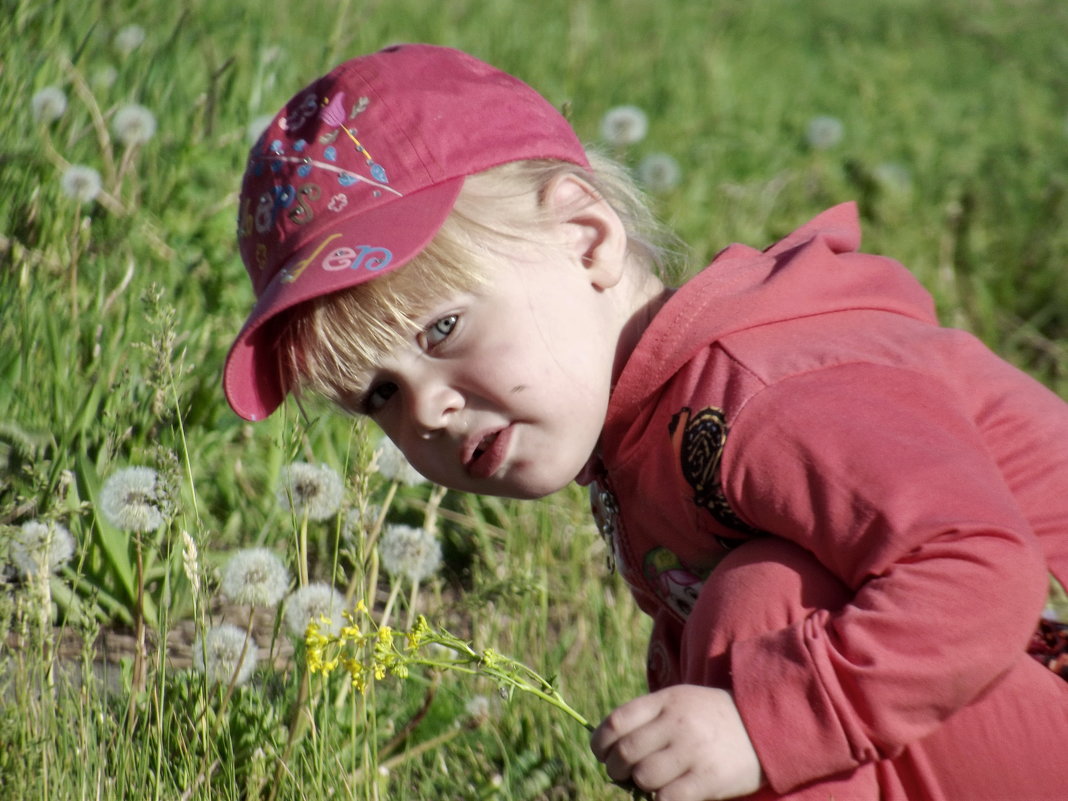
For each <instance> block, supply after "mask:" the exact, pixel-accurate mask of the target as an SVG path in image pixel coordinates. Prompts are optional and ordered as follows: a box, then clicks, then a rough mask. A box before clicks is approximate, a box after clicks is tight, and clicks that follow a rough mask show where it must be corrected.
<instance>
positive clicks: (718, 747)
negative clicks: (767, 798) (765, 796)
mask: <svg viewBox="0 0 1068 801" xmlns="http://www.w3.org/2000/svg"><path fill="white" fill-rule="evenodd" d="M590 743H591V747H592V748H593V753H594V754H595V755H596V756H597V758H598V759H599V760H601V761H602V762H604V763H605V767H606V768H607V769H608V775H609V776H611V777H612V778H613V779H615V780H616V781H626V780H628V779H629V780H631V781H633V782H634V783H635V784H637V785H638V786H639V787H640V788H642V789H643V790H646V791H649V792H655V793H656V798H657V801H707V800H708V799H720V798H734V797H735V796H739V795H748V794H749V793H754V792H756V791H757V790H758V789H760V786H761V785H762V784H763V783H764V773H763V770H762V769H761V767H760V761H759V760H758V759H757V755H756V751H755V750H753V744H752V743H751V742H750V741H749V735H748V734H747V733H746V731H745V726H744V725H743V724H742V719H741V717H740V716H739V714H738V708H737V707H736V706H735V705H734V699H733V698H732V697H731V694H730V693H729V692H727V691H726V690H718V689H714V688H711V687H699V686H696V685H693V684H680V685H677V686H675V687H668V688H666V689H663V690H659V691H658V692H655V693H651V694H650V695H643V696H641V697H640V698H636V699H634V700H633V701H631V702H629V703H627V704H624V705H623V706H621V707H619V708H618V709H616V710H615V711H614V712H612V714H610V715H609V716H608V717H607V718H605V719H604V722H603V723H601V725H600V726H598V727H597V729H596V731H594V733H593V735H592V737H591V741H590Z"/></svg>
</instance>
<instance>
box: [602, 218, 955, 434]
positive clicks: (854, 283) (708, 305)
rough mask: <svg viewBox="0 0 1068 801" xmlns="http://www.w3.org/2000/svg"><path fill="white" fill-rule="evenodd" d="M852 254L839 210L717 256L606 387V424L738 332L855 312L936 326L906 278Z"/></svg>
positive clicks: (922, 296)
mask: <svg viewBox="0 0 1068 801" xmlns="http://www.w3.org/2000/svg"><path fill="white" fill-rule="evenodd" d="M858 247H860V221H859V217H858V214H857V207H856V204H855V203H843V204H841V205H839V206H834V207H833V208H831V209H828V210H827V211H825V212H823V213H822V214H820V215H819V216H817V217H815V218H814V219H812V220H811V221H810V222H808V223H806V224H805V225H803V226H801V227H800V228H798V229H797V230H796V231H794V232H793V233H792V234H790V235H788V236H786V237H785V238H783V239H781V240H779V241H778V242H776V243H775V244H774V245H772V246H771V247H769V248H767V249H766V250H764V251H759V250H756V249H754V248H751V247H748V246H746V245H738V244H735V245H730V246H729V247H727V248H725V249H724V250H722V251H720V253H719V254H718V255H717V256H716V257H715V258H714V259H713V261H712V263H711V264H710V265H709V266H708V267H706V268H705V269H704V270H702V271H701V272H700V273H698V274H697V275H696V276H695V277H694V278H692V279H690V280H689V281H688V282H686V284H684V285H683V286H682V287H681V288H680V289H679V290H678V291H677V292H675V294H674V295H673V296H672V297H671V299H670V300H669V301H668V302H667V303H666V304H665V305H664V307H663V308H662V309H661V310H660V312H659V313H658V314H657V316H656V317H655V318H654V319H653V321H652V322H651V323H650V324H649V327H648V328H647V329H646V330H645V332H644V333H643V335H642V338H641V340H640V342H639V344H638V346H637V347H636V348H635V351H634V353H633V354H632V356H631V358H630V359H629V360H628V361H627V363H626V364H625V365H624V367H623V370H622V371H621V373H620V375H619V378H618V380H617V382H616V387H615V390H614V391H613V394H612V400H611V404H610V410H609V416H610V418H615V417H617V415H619V414H622V415H623V416H624V419H626V418H629V417H630V415H629V414H628V411H631V412H632V411H634V410H635V409H636V407H637V406H639V405H640V404H642V403H644V402H645V401H646V399H647V398H649V397H650V396H651V395H653V394H655V393H657V392H658V391H659V389H660V387H661V386H662V385H663V384H664V383H665V382H666V381H668V380H669V379H670V378H671V377H672V376H673V375H674V374H675V373H676V372H677V371H678V370H679V369H680V368H681V367H682V366H683V365H684V364H686V363H687V362H688V361H689V360H690V359H691V358H692V356H693V355H694V354H695V353H696V352H697V351H699V350H700V349H702V348H705V347H707V346H708V345H709V344H710V343H712V342H715V341H716V340H718V339H722V338H723V337H726V336H728V335H729V334H733V333H736V332H739V331H743V330H745V329H749V328H755V327H757V326H762V325H768V324H771V323H778V322H782V321H785V320H791V319H798V318H802V317H811V316H814V315H821V314H829V313H832V312H839V311H846V310H855V309H867V310H880V311H887V312H891V313H894V314H900V315H904V316H906V317H910V318H913V319H917V320H922V321H925V322H931V323H936V322H937V320H936V317H935V309H934V302H933V300H932V299H931V296H930V294H929V293H928V292H927V291H926V290H925V289H924V288H923V287H922V286H921V285H920V283H919V282H918V281H917V280H916V278H915V277H914V276H913V275H912V274H911V273H910V272H909V271H908V270H906V269H905V268H904V267H903V266H902V265H901V264H899V263H898V262H897V261H894V260H893V259H890V258H886V257H884V256H873V255H869V254H865V253H859V252H858V251H857V248H858Z"/></svg>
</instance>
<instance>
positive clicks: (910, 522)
mask: <svg viewBox="0 0 1068 801" xmlns="http://www.w3.org/2000/svg"><path fill="white" fill-rule="evenodd" d="M957 400H958V399H955V398H953V397H952V395H951V390H950V389H949V388H948V387H947V386H946V385H944V384H942V383H941V382H940V381H937V380H935V379H932V378H931V377H930V376H928V375H924V374H921V373H917V372H913V371H911V370H906V369H900V368H893V367H882V366H873V365H866V364H857V365H846V366H837V367H831V368H826V369H823V370H818V371H815V372H812V373H808V374H804V375H801V376H798V377H794V378H790V379H787V380H785V381H783V382H780V383H779V384H776V385H773V386H770V387H768V388H766V389H765V390H763V391H762V392H760V393H758V394H757V395H756V396H755V397H753V398H752V399H751V400H750V401H749V402H748V403H747V405H746V407H745V408H744V409H743V411H742V412H741V414H739V415H738V417H737V419H736V421H735V423H734V426H733V427H732V430H731V432H730V435H729V437H728V442H727V446H726V450H725V453H724V463H723V468H724V469H723V477H724V482H725V483H724V490H725V493H726V496H727V498H728V500H729V502H730V503H731V505H732V507H733V508H734V509H735V511H736V512H737V513H738V514H739V515H740V516H741V517H742V518H743V519H745V520H746V522H748V523H750V524H751V525H754V526H756V527H758V528H760V529H763V530H765V531H768V532H770V533H772V534H774V535H777V536H780V537H783V538H786V539H788V540H791V541H793V542H795V543H797V544H798V545H800V546H801V547H802V548H804V549H806V550H808V551H810V552H811V553H812V554H814V555H815V557H816V558H817V559H818V560H819V562H820V563H822V565H823V566H824V567H826V568H827V569H828V570H829V571H830V572H831V573H832V574H834V575H835V576H836V577H837V578H838V579H839V580H840V581H841V582H842V583H843V584H844V585H845V586H846V587H847V588H848V591H849V593H851V594H852V598H851V600H850V601H849V602H848V603H847V604H846V605H845V606H843V607H840V608H839V609H838V610H837V611H833V612H832V611H829V610H819V611H816V612H815V613H813V614H812V615H810V616H809V617H807V618H806V619H805V620H803V621H801V622H799V623H797V624H795V625H793V626H791V627H789V628H787V629H783V630H778V631H770V632H767V633H765V634H760V635H758V636H755V637H752V638H750V639H745V640H742V641H740V642H736V643H734V644H733V645H732V647H731V652H730V669H731V675H732V684H733V688H734V693H735V698H736V701H737V703H738V707H739V710H740V712H741V715H742V718H743V720H744V721H745V724H746V727H747V729H748V730H749V733H750V736H751V738H752V740H753V742H754V745H755V747H756V749H757V752H758V754H759V755H760V758H761V761H762V763H763V765H764V769H765V772H766V774H767V776H768V778H769V781H770V783H771V785H772V787H773V788H774V789H775V790H776V791H778V792H786V791H788V790H789V789H791V788H794V787H796V786H798V785H800V784H803V783H805V782H808V781H811V780H814V779H818V778H821V777H824V776H829V775H832V774H835V773H838V772H841V771H843V770H849V769H852V768H854V767H856V766H858V765H860V764H864V763H867V762H871V761H874V760H878V759H881V758H887V757H893V756H895V755H896V754H898V753H899V752H900V750H901V749H902V747H903V746H904V745H906V744H908V743H910V742H913V741H915V740H918V739H920V738H922V737H923V736H924V735H926V734H927V733H929V732H931V731H932V730H933V729H934V728H936V727H937V726H938V725H939V724H940V722H942V721H944V720H946V718H948V717H949V716H950V715H952V714H953V712H954V711H955V710H957V709H959V708H961V707H962V706H964V705H967V704H968V703H969V702H971V701H972V700H973V699H975V698H977V697H978V696H980V695H981V694H982V693H983V692H984V690H986V689H987V688H989V687H990V686H991V685H992V684H994V683H996V682H997V681H998V679H999V677H1001V676H1002V675H1003V674H1004V673H1005V672H1006V671H1007V670H1008V669H1009V667H1010V666H1011V665H1012V664H1013V662H1014V661H1015V660H1017V659H1018V658H1021V655H1022V654H1023V651H1024V648H1025V644H1026V642H1027V640H1028V637H1029V635H1030V633H1031V631H1032V630H1033V628H1034V624H1035V621H1036V620H1037V618H1038V616H1039V614H1040V611H1041V608H1042V604H1043V602H1044V598H1045V593H1046V588H1047V574H1046V567H1045V562H1044V559H1043V557H1042V553H1041V550H1040V547H1039V545H1038V542H1037V538H1036V537H1035V536H1034V534H1033V533H1032V532H1031V530H1030V528H1029V526H1028V524H1027V522H1026V521H1025V520H1024V518H1023V516H1022V514H1021V512H1020V510H1019V509H1018V508H1017V506H1016V503H1015V500H1014V497H1013V495H1012V494H1011V493H1010V491H1009V489H1008V487H1007V486H1006V483H1005V481H1004V478H1003V476H1002V474H1001V472H1000V471H999V470H998V468H997V466H996V465H995V464H994V462H993V460H992V458H991V455H990V453H989V452H988V450H987V447H986V445H985V444H984V441H983V440H982V437H981V435H980V432H979V431H978V430H977V428H976V426H975V424H974V423H973V422H972V421H971V420H970V419H968V418H967V417H966V416H965V415H964V414H962V413H961V412H960V411H959V409H960V407H961V404H959V403H958V402H957ZM683 680H684V681H686V680H693V677H686V676H683Z"/></svg>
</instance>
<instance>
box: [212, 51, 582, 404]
mask: <svg viewBox="0 0 1068 801" xmlns="http://www.w3.org/2000/svg"><path fill="white" fill-rule="evenodd" d="M524 159H557V160H560V161H567V162H572V163H574V164H578V165H580V166H582V167H588V166H589V163H588V161H587V159H586V153H585V151H584V150H583V147H582V144H581V143H580V142H579V140H578V137H577V136H576V135H575V132H574V131H573V130H572V128H571V126H570V125H569V124H568V123H567V121H566V120H565V119H564V118H563V116H561V114H560V113H559V112H558V111H557V110H556V109H555V108H554V107H553V106H552V105H551V104H550V103H549V102H548V101H547V100H545V99H544V98H543V97H542V96H541V95H539V94H538V93H537V92H536V91H534V89H532V88H531V87H529V86H528V85H527V84H525V83H523V82H522V81H520V80H518V79H517V78H514V77H512V76H511V75H508V74H506V73H503V72H501V71H500V70H498V69H495V68H494V67H491V66H490V65H488V64H485V63H484V62H481V61H479V60H478V59H475V58H473V57H472V56H469V55H467V54H466V53H462V52H460V51H458V50H452V49H450V48H446V47H437V46H432V45H420V44H412V45H400V46H396V47H389V48H386V49H385V50H381V51H379V52H378V53H373V54H371V55H367V56H362V57H359V58H354V59H352V60H351V61H346V62H345V63H343V64H341V65H339V66H338V67H336V68H335V69H334V70H332V71H331V72H330V73H328V74H327V75H325V76H323V77H321V78H319V79H318V80H316V81H314V82H312V83H311V84H310V85H309V86H307V87H306V88H305V89H303V90H302V91H300V92H298V93H297V94H296V95H294V96H293V98H292V99H291V100H290V101H289V102H288V103H287V104H286V105H285V107H284V108H283V109H282V110H281V111H280V112H279V113H278V114H277V115H276V116H275V117H274V119H273V120H272V121H271V124H270V125H269V126H268V127H267V130H266V131H265V132H264V133H263V135H262V136H261V137H260V139H259V141H258V142H257V143H256V144H255V145H254V146H253V148H252V150H251V151H250V153H249V159H248V166H247V167H246V169H245V177H244V181H243V183H242V185H241V197H240V201H239V207H238V225H237V227H238V246H239V248H240V251H241V259H242V260H243V261H244V263H245V268H246V269H247V270H248V274H249V278H251V279H252V288H253V290H254V291H255V293H256V303H255V305H254V306H253V308H252V312H251V313H250V314H249V316H248V319H247V320H246V321H245V324H244V326H243V327H242V329H241V331H240V333H238V335H237V339H236V340H235V341H234V344H233V346H232V347H231V348H230V353H229V355H228V356H227V357H226V365H225V367H224V369H223V389H224V391H225V393H226V398H227V400H228V401H229V403H230V406H231V407H232V408H233V410H234V411H235V412H237V414H238V415H240V416H241V417H243V418H244V419H246V420H261V419H263V418H265V417H267V416H268V415H270V414H271V412H273V411H274V410H275V409H276V408H278V406H279V405H280V404H281V403H282V401H283V400H284V399H285V391H284V389H283V387H282V383H281V377H280V375H279V370H278V357H277V354H276V351H275V336H274V334H275V331H274V326H272V325H270V322H271V320H272V319H274V318H275V317H276V316H277V315H278V314H279V313H281V312H283V311H285V310H286V309H289V308H292V307H293V306H296V305H297V304H299V303H303V302H305V301H308V300H311V299H312V298H316V297H319V296H322V295H326V294H328V293H331V292H336V291H338V290H341V289H344V288H346V287H350V286H354V285H356V284H360V283H363V282H364V281H369V280H371V279H372V278H374V277H375V276H378V275H383V274H384V273H387V272H389V271H390V270H395V269H397V268H398V267H401V266H403V265H404V264H405V263H406V262H408V261H409V260H410V259H411V258H412V257H413V256H415V255H416V254H417V253H419V251H421V250H422V249H423V248H424V247H426V245H427V244H428V243H429V242H430V240H431V239H432V238H433V237H434V234H435V233H437V231H438V229H439V228H440V227H441V225H442V223H443V222H444V221H445V219H446V218H447V217H448V215H449V212H450V211H451V210H452V207H453V204H454V203H455V202H456V197H457V195H458V194H459V192H460V189H461V187H462V186H463V182H464V178H465V177H466V176H468V175H472V174H474V173H477V172H481V171H483V170H487V169H489V168H490V167H495V166H497V165H500V164H504V163H506V162H510V161H519V160H524Z"/></svg>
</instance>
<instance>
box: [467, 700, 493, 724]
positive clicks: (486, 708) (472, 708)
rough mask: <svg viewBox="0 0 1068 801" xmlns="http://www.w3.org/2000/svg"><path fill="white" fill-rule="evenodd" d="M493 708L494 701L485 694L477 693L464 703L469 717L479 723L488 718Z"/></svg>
mask: <svg viewBox="0 0 1068 801" xmlns="http://www.w3.org/2000/svg"><path fill="white" fill-rule="evenodd" d="M492 709H493V706H492V702H491V701H490V699H489V698H488V697H487V696H485V695H476V696H474V697H473V698H471V699H470V700H469V701H468V702H467V704H465V705H464V712H465V713H466V714H467V717H468V718H470V719H471V720H473V721H476V722H478V723H483V722H485V721H486V720H488V719H489V716H490V712H491V711H492Z"/></svg>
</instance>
